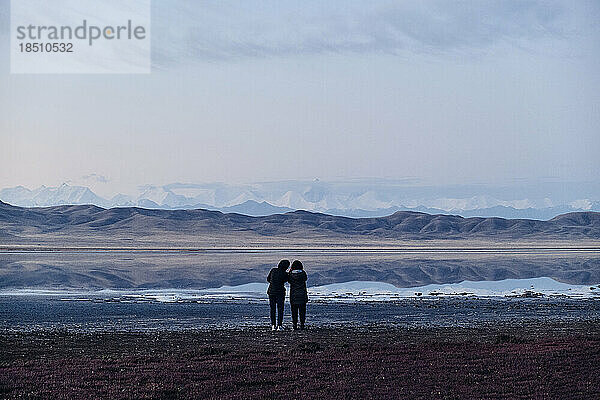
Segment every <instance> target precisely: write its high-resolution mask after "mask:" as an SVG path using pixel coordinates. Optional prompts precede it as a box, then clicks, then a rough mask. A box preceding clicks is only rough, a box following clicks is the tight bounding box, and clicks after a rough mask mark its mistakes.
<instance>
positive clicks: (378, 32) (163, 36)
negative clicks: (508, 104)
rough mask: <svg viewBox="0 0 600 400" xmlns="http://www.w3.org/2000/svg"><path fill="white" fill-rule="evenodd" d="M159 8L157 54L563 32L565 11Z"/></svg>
mask: <svg viewBox="0 0 600 400" xmlns="http://www.w3.org/2000/svg"><path fill="white" fill-rule="evenodd" d="M161 4H162V3H159V4H158V6H157V7H158V9H157V10H153V11H154V15H160V17H157V18H155V20H154V22H153V23H154V25H153V30H154V33H155V35H154V37H155V38H158V39H156V42H155V47H154V55H155V61H157V62H158V63H159V64H160V63H161V62H168V61H169V60H171V59H181V57H186V56H187V57H193V58H196V59H199V60H205V61H218V60H230V59H242V58H257V57H270V56H286V55H306V54H323V53H372V52H380V53H388V54H401V53H404V52H411V53H415V52H416V53H439V52H450V51H455V50H463V49H475V50H480V49H484V48H486V47H488V46H492V45H494V44H496V43H499V42H501V41H508V42H511V41H521V40H536V39H539V38H545V37H562V36H564V35H565V34H566V33H567V32H568V30H569V29H570V27H568V26H564V24H563V22H564V21H563V19H562V16H563V14H564V13H565V9H564V7H563V6H562V5H561V4H560V3H555V2H551V1H550V2H549V1H544V2H541V1H534V0H529V1H520V2H514V1H460V2H448V1H424V2H419V1H414V2H397V1H374V2H363V1H361V2H356V1H344V2H338V1H331V2H325V3H318V2H310V1H309V2H302V3H300V2H285V1H284V2H278V3H267V4H268V5H267V6H264V5H263V6H262V7H259V6H258V5H257V3H256V2H219V3H218V4H213V3H210V5H208V4H207V3H202V5H199V4H198V3H193V4H191V3H190V2H188V1H178V2H171V3H169V7H166V6H165V5H164V4H162V5H161Z"/></svg>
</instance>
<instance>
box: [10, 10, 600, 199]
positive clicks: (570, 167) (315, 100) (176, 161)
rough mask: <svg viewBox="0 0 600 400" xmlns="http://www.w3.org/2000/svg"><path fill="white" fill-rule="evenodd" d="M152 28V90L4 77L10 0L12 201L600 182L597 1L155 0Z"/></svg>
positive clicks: (121, 82)
mask: <svg viewBox="0 0 600 400" xmlns="http://www.w3.org/2000/svg"><path fill="white" fill-rule="evenodd" d="M323 3H325V4H323ZM152 13H153V15H152V43H153V70H152V73H151V74H149V75H10V74H9V70H10V66H9V56H8V41H9V37H8V33H9V25H10V24H9V21H10V18H9V17H10V15H9V1H8V0H0V54H3V55H2V56H0V188H2V187H10V186H16V185H24V186H28V187H36V186H39V185H41V184H46V185H58V184H60V183H62V182H65V181H69V182H81V181H83V180H85V179H88V180H89V179H97V180H99V181H102V182H101V183H102V185H103V187H104V190H103V192H104V193H109V192H118V191H125V190H127V188H128V187H133V186H136V185H140V184H147V183H152V184H166V183H169V182H212V181H224V182H251V181H264V180H278V179H307V178H308V179H311V178H315V177H319V178H321V179H345V178H356V177H379V178H393V179H400V178H406V177H410V178H415V179H419V180H423V181H426V182H428V183H434V184H435V183H448V182H450V183H457V184H471V183H481V182H485V183H488V184H494V183H500V182H502V183H504V182H507V181H511V180H514V179H532V180H536V179H553V180H564V181H596V182H597V181H598V179H600V178H599V177H600V161H599V160H600V68H599V67H598V66H599V65H600V24H598V21H599V20H600V2H598V1H590V2H584V1H556V2H555V1H513V2H494V1H473V2H469V1H461V2H450V1H405V2H400V1H327V2H323V1H301V2H300V1H298V2H290V1H281V0H278V1H236V2H234V1H222V0H219V1H212V2H209V1H191V0H190V1H171V0H161V1H154V4H153V10H152ZM83 177H86V178H85V179H84V178H83Z"/></svg>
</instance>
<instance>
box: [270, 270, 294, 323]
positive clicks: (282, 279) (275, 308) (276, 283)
mask: <svg viewBox="0 0 600 400" xmlns="http://www.w3.org/2000/svg"><path fill="white" fill-rule="evenodd" d="M289 266H290V262H289V260H281V261H279V264H278V265H277V268H273V269H271V271H270V272H269V275H268V276H267V282H269V289H267V294H268V295H269V306H271V328H272V330H280V331H281V330H283V326H282V324H283V305H284V303H285V286H284V283H286V282H287V281H288V274H287V269H288V267H289ZM275 312H277V325H275Z"/></svg>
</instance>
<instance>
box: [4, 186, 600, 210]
mask: <svg viewBox="0 0 600 400" xmlns="http://www.w3.org/2000/svg"><path fill="white" fill-rule="evenodd" d="M485 189H487V190H488V191H490V192H493V191H494V190H495V191H496V192H497V193H494V194H495V195H491V194H482V193H481V192H482V191H483V190H485ZM477 190H479V192H477ZM507 192H509V193H514V194H513V195H512V197H509V196H507V195H506V194H504V196H503V197H500V196H498V194H502V193H500V192H499V191H498V190H497V189H490V188H481V187H466V186H460V187H459V186H456V187H445V188H443V187H439V188H436V187H432V186H410V185H406V184H403V183H394V182H387V181H367V180H363V181H350V182H322V181H319V180H314V181H304V182H303V181H283V182H267V183H256V184H247V185H229V184H222V183H214V184H182V183H174V184H169V185H165V186H152V185H146V186H141V187H139V192H138V193H137V194H135V195H127V194H117V195H115V196H113V197H111V198H103V197H101V196H98V195H97V194H95V193H94V192H93V191H92V190H91V189H89V188H88V187H85V186H72V185H68V184H62V185H61V186H58V187H47V186H41V187H39V188H37V189H33V190H31V189H28V188H25V187H23V186H17V187H13V188H7V189H3V190H0V200H2V201H4V202H6V203H9V204H13V205H16V206H22V207H47V206H56V205H65V204H94V205H97V206H100V207H104V208H111V207H127V206H138V207H143V208H161V209H192V208H205V209H210V210H218V211H223V212H237V213H241V214H247V215H255V216H260V215H269V214H275V213H283V212H288V211H293V210H307V211H315V212H323V213H327V214H333V215H343V216H351V217H367V216H384V215H389V214H392V213H394V212H396V211H401V210H414V211H422V212H428V213H434V214H458V215H463V216H484V217H489V216H498V217H505V218H535V219H550V218H553V217H554V216H556V215H559V214H563V213H566V212H572V211H600V201H598V200H594V199H590V198H575V197H573V198H564V197H563V198H560V199H558V201H557V199H551V198H549V197H548V196H543V197H542V196H539V195H537V196H536V197H520V196H519V194H521V193H519V191H518V190H516V189H515V190H512V191H511V190H508V191H507ZM577 194H578V193H577V191H573V196H574V195H577Z"/></svg>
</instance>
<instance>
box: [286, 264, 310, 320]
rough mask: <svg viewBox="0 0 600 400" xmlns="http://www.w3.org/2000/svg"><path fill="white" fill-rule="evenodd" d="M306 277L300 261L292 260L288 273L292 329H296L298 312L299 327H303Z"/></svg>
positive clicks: (306, 292) (306, 297) (306, 300)
mask: <svg viewBox="0 0 600 400" xmlns="http://www.w3.org/2000/svg"><path fill="white" fill-rule="evenodd" d="M307 278H308V277H307V276H306V272H304V266H303V265H302V263H301V262H300V261H298V260H296V261H294V262H293V263H292V268H291V269H290V272H289V273H288V282H289V283H290V304H291V306H292V322H293V324H294V330H296V329H298V313H299V314H300V329H304V322H305V321H306V303H308V291H307V290H306V280H307Z"/></svg>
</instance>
